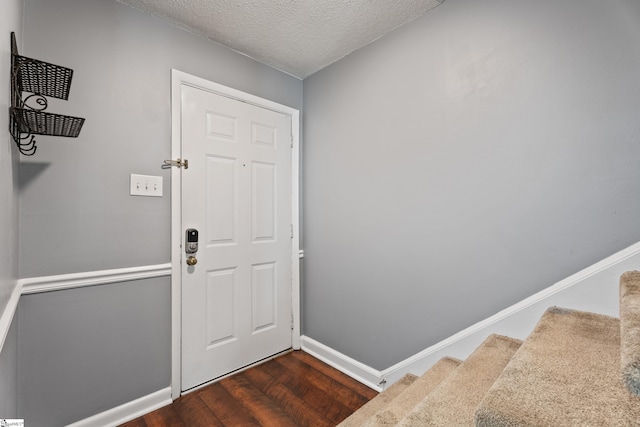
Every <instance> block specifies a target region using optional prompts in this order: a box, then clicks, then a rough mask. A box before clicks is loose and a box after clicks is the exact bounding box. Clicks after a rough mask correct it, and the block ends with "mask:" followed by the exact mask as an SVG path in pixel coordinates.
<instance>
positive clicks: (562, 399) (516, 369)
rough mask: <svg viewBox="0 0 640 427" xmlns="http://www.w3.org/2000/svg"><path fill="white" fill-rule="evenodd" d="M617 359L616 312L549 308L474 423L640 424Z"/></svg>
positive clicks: (495, 426)
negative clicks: (603, 313) (614, 313)
mask: <svg viewBox="0 0 640 427" xmlns="http://www.w3.org/2000/svg"><path fill="white" fill-rule="evenodd" d="M619 360H620V323H619V320H618V319H615V318H612V317H609V316H603V315H599V314H594V313H586V312H580V311H576V310H568V309H561V308H557V307H552V308H550V309H548V310H547V311H546V312H545V314H544V315H543V316H542V318H541V319H540V321H539V322H538V324H537V325H536V327H535V329H534V331H533V332H532V333H531V335H529V337H528V338H527V340H526V341H525V342H524V344H523V345H522V347H521V348H520V350H519V351H518V352H517V353H516V354H515V355H514V357H513V358H512V360H511V361H510V362H509V364H508V365H507V367H506V368H505V369H504V371H503V372H502V374H501V375H500V377H499V378H498V379H497V380H496V381H495V383H494V384H493V386H492V387H491V388H490V390H489V391H488V392H487V394H486V395H485V397H484V399H483V400H482V402H481V403H480V405H479V406H478V410H477V412H476V423H477V424H476V425H477V426H478V427H520V426H563V427H564V426H580V427H586V426H594V427H595V426H616V427H618V426H640V398H638V397H637V396H633V395H632V394H631V393H629V392H628V390H627V389H626V388H625V387H624V385H623V383H622V380H621V378H620V371H619V366H620V362H619Z"/></svg>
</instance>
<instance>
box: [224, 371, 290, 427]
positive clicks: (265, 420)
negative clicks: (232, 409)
mask: <svg viewBox="0 0 640 427" xmlns="http://www.w3.org/2000/svg"><path fill="white" fill-rule="evenodd" d="M240 375H241V373H240V374H236V375H233V376H231V377H227V378H225V379H223V380H221V381H220V384H221V385H222V386H223V387H224V388H225V389H226V390H227V392H228V393H229V394H230V395H231V396H233V397H234V398H235V399H237V400H239V401H241V402H243V403H244V405H245V407H246V408H247V410H249V412H251V415H252V416H253V418H255V419H256V420H257V421H258V422H259V423H260V424H261V425H263V426H265V427H269V426H273V427H279V426H280V427H296V423H295V422H294V421H293V420H292V419H291V418H289V416H288V415H287V414H286V413H285V412H284V411H283V410H282V408H280V407H278V406H277V405H276V404H275V403H274V402H273V401H272V400H271V399H269V398H268V397H267V396H265V395H264V394H262V393H261V392H260V390H258V389H257V388H255V387H254V386H253V385H252V384H251V383H250V382H249V381H247V380H246V379H245V378H242V377H241V376H240Z"/></svg>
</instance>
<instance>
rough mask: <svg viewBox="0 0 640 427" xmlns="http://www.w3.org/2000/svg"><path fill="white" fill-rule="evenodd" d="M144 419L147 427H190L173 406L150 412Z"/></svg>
mask: <svg viewBox="0 0 640 427" xmlns="http://www.w3.org/2000/svg"><path fill="white" fill-rule="evenodd" d="M143 419H144V422H145V424H146V426H147V427H188V426H187V425H186V424H185V423H183V422H182V418H180V415H178V412H177V411H176V408H175V406H174V405H173V404H171V405H167V406H165V407H162V408H160V409H157V410H155V411H153V412H150V413H148V414H146V415H145V416H144V417H143Z"/></svg>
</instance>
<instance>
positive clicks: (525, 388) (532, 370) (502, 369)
mask: <svg viewBox="0 0 640 427" xmlns="http://www.w3.org/2000/svg"><path fill="white" fill-rule="evenodd" d="M374 401H375V402H374ZM367 406H368V408H367ZM361 411H362V412H361ZM340 426H342V427H345V426H347V427H348V426H368V427H375V426H402V427H407V426H427V427H429V426H431V427H458V426H465V427H466V426H470V427H471V426H476V427H547V426H548V427H564V426H567V427H569V426H570V427H588V426H592V427H596V426H597V427H601V426H612V427H614V426H615V427H640V272H638V271H632V272H627V273H625V274H624V275H622V277H621V278H620V319H617V318H613V317H609V316H604V315H600V314H595V313H587V312H581V311H577V310H570V309H563V308H558V307H551V308H549V309H548V310H547V311H546V312H545V313H544V315H543V316H542V318H541V319H540V321H539V322H538V324H537V325H536V327H535V328H534V330H533V332H532V333H531V334H530V335H529V337H528V338H527V339H526V340H525V341H524V343H521V342H520V341H518V340H515V339H512V338H509V337H504V336H500V335H491V336H490V337H488V338H487V339H486V340H485V341H484V342H483V343H482V344H481V345H480V346H479V347H478V348H477V349H476V350H475V351H474V352H473V353H472V354H471V355H470V356H469V357H468V358H467V359H466V360H465V361H464V362H460V361H458V360H455V359H450V358H444V359H442V360H440V361H439V362H437V363H436V364H435V365H434V366H433V367H432V368H431V369H429V370H428V371H427V372H426V373H425V374H424V375H423V376H421V377H419V378H416V377H415V376H405V377H404V378H403V379H402V380H400V381H399V382H398V383H396V384H394V385H392V386H391V387H389V388H388V389H387V390H385V391H384V392H382V393H380V395H378V396H377V397H376V398H375V399H373V400H372V401H371V402H370V403H369V404H367V405H365V406H364V407H363V408H361V409H360V410H359V411H357V412H355V413H354V414H353V415H351V416H350V417H349V418H347V419H346V420H345V421H344V422H343V423H342V424H340Z"/></svg>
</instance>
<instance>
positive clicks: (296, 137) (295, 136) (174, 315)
mask: <svg viewBox="0 0 640 427" xmlns="http://www.w3.org/2000/svg"><path fill="white" fill-rule="evenodd" d="M183 85H188V86H192V87H195V88H198V89H202V90H206V91H209V92H212V93H215V94H218V95H222V96H226V97H228V98H232V99H236V100H239V101H242V102H246V103H248V104H252V105H256V106H258V107H262V108H266V109H269V110H272V111H277V112H279V113H283V114H286V115H289V116H291V132H292V148H291V222H292V224H293V237H292V239H291V276H292V280H291V304H292V306H291V313H292V315H293V329H292V331H291V343H292V347H293V349H295V350H299V349H300V256H299V253H300V237H299V232H298V230H299V202H298V199H299V197H298V194H299V193H298V189H299V168H300V164H299V163H300V162H299V153H300V151H299V142H300V123H299V120H300V112H299V111H298V110H296V109H295V108H291V107H287V106H285V105H282V104H278V103H275V102H272V101H269V100H267V99H263V98H260V97H257V96H254V95H251V94H248V93H245V92H241V91H239V90H236V89H232V88H229V87H226V86H222V85H220V84H217V83H213V82H210V81H208V80H205V79H202V78H200V77H196V76H193V75H190V74H187V73H184V72H182V71H178V70H175V69H172V70H171V159H172V160H176V159H178V158H180V147H181V114H182V102H181V100H182V95H181V93H182V91H181V89H182V86H183ZM187 160H188V159H187ZM171 169H172V170H171V397H172V399H173V400H175V399H177V398H178V397H180V393H181V384H182V376H181V367H182V349H181V343H182V293H181V292H182V275H181V271H182V269H181V265H180V262H181V257H182V249H181V243H182V239H183V230H182V217H181V215H182V213H181V207H182V175H181V169H179V168H177V167H173V168H171Z"/></svg>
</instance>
